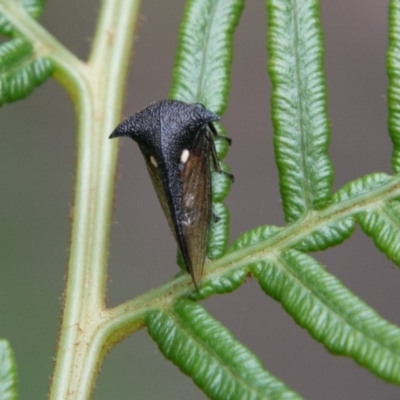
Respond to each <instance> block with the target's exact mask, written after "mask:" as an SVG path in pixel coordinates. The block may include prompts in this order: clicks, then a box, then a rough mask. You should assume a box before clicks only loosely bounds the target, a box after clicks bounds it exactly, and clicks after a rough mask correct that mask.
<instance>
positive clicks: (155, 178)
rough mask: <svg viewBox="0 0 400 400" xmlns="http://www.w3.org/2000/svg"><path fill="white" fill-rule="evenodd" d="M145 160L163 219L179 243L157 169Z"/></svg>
mask: <svg viewBox="0 0 400 400" xmlns="http://www.w3.org/2000/svg"><path fill="white" fill-rule="evenodd" d="M145 160H146V166H147V170H148V171H149V175H150V178H151V181H152V182H153V186H154V189H155V191H156V193H157V197H158V200H159V202H160V204H161V208H162V209H163V211H164V214H165V217H166V218H167V221H168V225H169V228H170V229H171V231H172V233H173V234H174V237H175V240H176V241H177V242H178V243H179V241H178V238H177V233H176V228H175V225H174V222H173V218H172V216H171V211H170V208H169V204H168V200H167V197H166V195H165V191H164V187H163V184H162V180H161V177H160V174H159V169H158V168H157V167H155V166H154V165H153V164H152V163H151V162H150V161H148V160H147V158H146V157H145Z"/></svg>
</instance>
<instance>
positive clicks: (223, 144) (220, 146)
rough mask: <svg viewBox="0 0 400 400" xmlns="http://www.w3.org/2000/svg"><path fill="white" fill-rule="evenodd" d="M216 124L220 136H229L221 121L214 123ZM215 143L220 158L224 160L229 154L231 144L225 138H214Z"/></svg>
mask: <svg viewBox="0 0 400 400" xmlns="http://www.w3.org/2000/svg"><path fill="white" fill-rule="evenodd" d="M214 126H215V127H216V128H217V131H218V134H219V135H220V136H227V135H226V131H225V128H224V127H223V126H222V125H221V124H220V123H218V122H217V123H214ZM214 143H215V149H216V150H217V156H218V159H219V160H222V159H223V158H224V157H225V156H226V155H227V154H228V150H229V144H228V142H227V141H226V140H225V139H221V138H214Z"/></svg>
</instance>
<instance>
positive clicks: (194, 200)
mask: <svg viewBox="0 0 400 400" xmlns="http://www.w3.org/2000/svg"><path fill="white" fill-rule="evenodd" d="M218 120H219V117H218V116H217V115H215V114H214V113H212V112H211V111H209V110H207V109H206V108H205V107H204V106H203V105H201V104H187V103H184V102H182V101H177V100H162V101H159V102H157V103H154V104H151V105H149V106H148V107H146V108H145V109H143V110H142V111H140V112H138V113H137V114H134V115H132V116H131V117H129V118H127V119H126V120H125V121H123V122H122V123H121V124H120V125H118V127H117V128H116V129H115V131H114V132H113V133H112V134H111V135H110V138H115V137H121V136H129V137H130V138H132V139H133V140H135V141H136V142H137V143H138V145H139V147H140V150H141V152H142V154H143V156H144V159H145V160H146V165H147V169H148V171H149V174H150V177H151V180H152V181H153V185H154V188H155V190H156V192H157V195H158V199H159V201H160V203H161V206H162V209H163V210H164V213H165V215H166V217H167V220H168V224H169V226H170V228H171V230H172V233H173V234H174V237H175V239H176V242H177V243H178V247H179V250H180V252H181V254H182V257H183V260H184V263H185V266H186V269H187V270H188V272H189V273H190V274H191V276H192V279H193V282H194V284H195V286H196V288H197V287H198V284H199V282H200V279H201V277H202V273H203V266H204V262H205V258H206V247H207V238H208V231H209V227H210V223H211V218H212V215H213V213H212V209H211V190H212V189H211V165H210V158H211V160H212V163H213V165H214V168H215V170H217V171H218V172H221V173H224V174H226V175H228V176H229V177H230V178H231V179H233V175H231V174H228V173H227V172H224V171H222V169H221V167H220V164H219V161H218V158H217V153H216V150H215V145H214V141H213V136H214V137H221V138H223V139H225V140H227V141H228V142H229V143H230V139H228V138H226V137H223V136H219V135H218V133H217V130H216V129H215V127H214V125H213V122H214V121H218ZM216 219H217V218H216Z"/></svg>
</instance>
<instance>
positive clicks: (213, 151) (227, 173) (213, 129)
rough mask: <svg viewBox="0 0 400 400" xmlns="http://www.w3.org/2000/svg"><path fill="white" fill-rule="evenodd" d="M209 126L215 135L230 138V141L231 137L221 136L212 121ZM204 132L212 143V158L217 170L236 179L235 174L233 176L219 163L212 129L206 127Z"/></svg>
mask: <svg viewBox="0 0 400 400" xmlns="http://www.w3.org/2000/svg"><path fill="white" fill-rule="evenodd" d="M208 126H209V128H210V130H211V133H212V134H213V135H214V136H216V137H220V138H224V139H228V141H230V139H229V138H227V137H225V136H220V135H218V132H217V130H216V129H215V126H214V125H213V124H212V123H211V122H210V123H209V124H208ZM204 134H205V135H206V138H207V140H208V143H209V144H210V149H211V158H212V160H213V164H214V168H215V170H216V171H217V172H219V173H220V174H224V175H226V176H228V177H229V179H231V180H232V182H233V181H234V179H235V178H234V176H233V175H232V174H231V173H229V172H226V171H224V170H223V169H222V168H221V165H220V164H219V160H218V157H217V150H216V149H215V144H214V140H213V138H212V137H211V135H210V131H209V130H208V129H206V130H205V133H204Z"/></svg>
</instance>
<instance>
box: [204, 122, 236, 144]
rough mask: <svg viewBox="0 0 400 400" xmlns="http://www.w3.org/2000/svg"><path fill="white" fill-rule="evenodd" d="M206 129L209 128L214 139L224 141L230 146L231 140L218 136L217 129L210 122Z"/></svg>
mask: <svg viewBox="0 0 400 400" xmlns="http://www.w3.org/2000/svg"><path fill="white" fill-rule="evenodd" d="M208 127H209V128H210V130H211V132H212V134H213V135H214V136H215V137H216V138H218V139H223V140H226V141H227V142H228V144H229V146H230V145H231V144H232V139H231V138H228V137H226V136H222V135H220V134H219V133H218V131H217V129H216V128H215V125H214V124H213V123H212V122H210V123H209V124H208Z"/></svg>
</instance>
